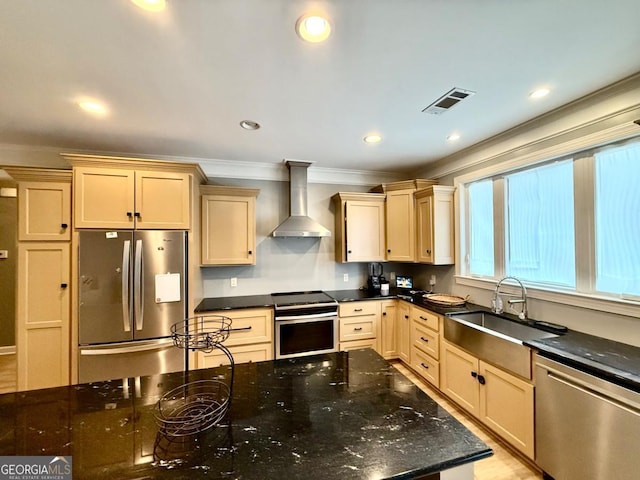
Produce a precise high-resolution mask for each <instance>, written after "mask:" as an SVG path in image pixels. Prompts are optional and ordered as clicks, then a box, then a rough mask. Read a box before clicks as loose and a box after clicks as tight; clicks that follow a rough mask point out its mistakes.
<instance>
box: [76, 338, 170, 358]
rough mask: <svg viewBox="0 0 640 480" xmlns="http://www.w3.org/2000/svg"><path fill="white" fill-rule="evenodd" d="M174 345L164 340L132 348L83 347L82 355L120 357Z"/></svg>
mask: <svg viewBox="0 0 640 480" xmlns="http://www.w3.org/2000/svg"><path fill="white" fill-rule="evenodd" d="M170 345H173V340H162V341H156V342H148V343H147V342H145V343H143V344H142V345H130V346H126V345H124V346H100V347H93V348H92V347H81V348H80V355H120V354H122V353H137V352H146V351H148V350H160V349H162V348H165V347H168V346H170Z"/></svg>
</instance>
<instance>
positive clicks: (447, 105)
mask: <svg viewBox="0 0 640 480" xmlns="http://www.w3.org/2000/svg"><path fill="white" fill-rule="evenodd" d="M475 93H476V92H472V91H471V90H463V89H462V88H452V89H451V90H449V91H448V92H447V93H445V94H444V95H443V96H441V97H440V98H439V99H437V100H436V101H435V102H433V103H432V104H431V105H429V106H428V107H427V108H425V109H424V110H422V111H423V112H425V113H431V114H432V115H441V114H443V113H444V112H446V111H447V110H450V109H451V108H453V107H455V106H456V105H457V104H458V103H460V102H461V101H462V100H464V99H465V98H467V97H470V96H471V95H475Z"/></svg>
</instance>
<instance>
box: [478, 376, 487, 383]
mask: <svg viewBox="0 0 640 480" xmlns="http://www.w3.org/2000/svg"><path fill="white" fill-rule="evenodd" d="M478 382H480V385H484V384H485V383H487V381H486V380H485V378H484V376H482V375H478Z"/></svg>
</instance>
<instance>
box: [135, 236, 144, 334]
mask: <svg viewBox="0 0 640 480" xmlns="http://www.w3.org/2000/svg"><path fill="white" fill-rule="evenodd" d="M142 262H143V260H142V240H136V258H135V265H134V279H133V295H134V304H135V308H136V330H142V327H143V326H144V291H143V284H144V277H143V274H142V269H143V263H142Z"/></svg>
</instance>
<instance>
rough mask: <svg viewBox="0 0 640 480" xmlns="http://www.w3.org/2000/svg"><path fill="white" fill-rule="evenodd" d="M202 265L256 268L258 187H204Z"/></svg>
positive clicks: (202, 191) (202, 200) (202, 203)
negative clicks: (252, 266)
mask: <svg viewBox="0 0 640 480" xmlns="http://www.w3.org/2000/svg"><path fill="white" fill-rule="evenodd" d="M200 193H201V194H202V195H201V207H202V235H201V237H200V239H201V244H202V260H201V263H202V265H255V263H256V197H257V196H258V194H259V193H260V190H258V189H255V188H240V187H224V186H217V185H201V186H200Z"/></svg>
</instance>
